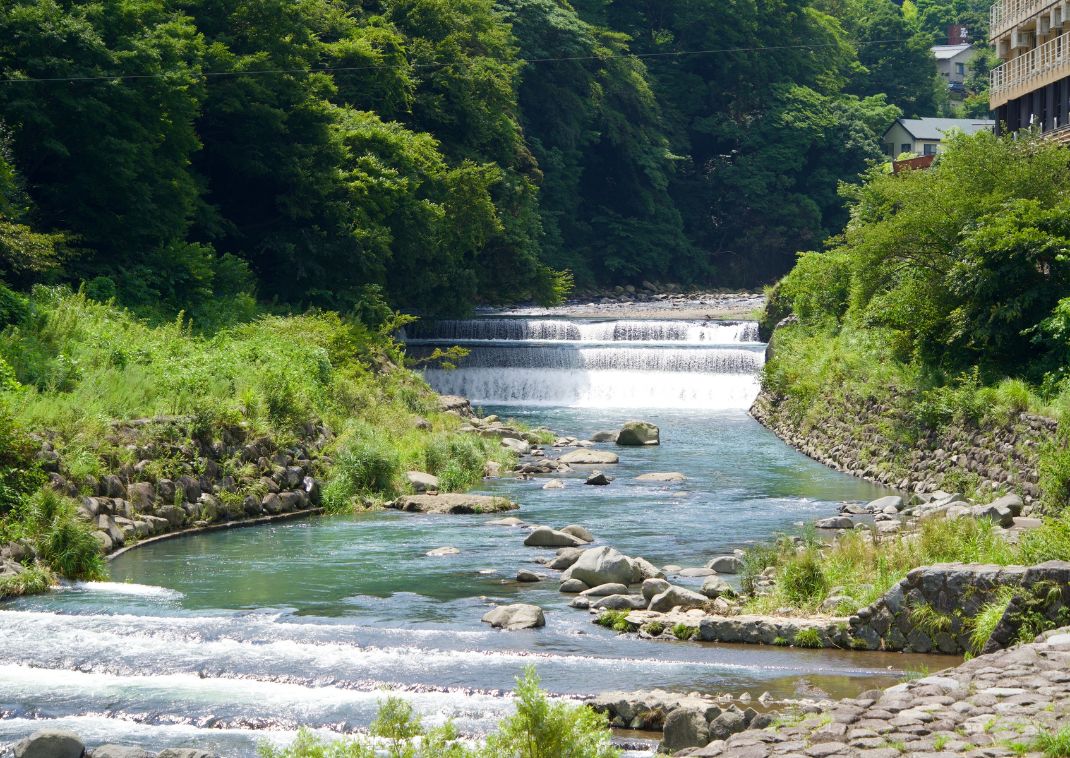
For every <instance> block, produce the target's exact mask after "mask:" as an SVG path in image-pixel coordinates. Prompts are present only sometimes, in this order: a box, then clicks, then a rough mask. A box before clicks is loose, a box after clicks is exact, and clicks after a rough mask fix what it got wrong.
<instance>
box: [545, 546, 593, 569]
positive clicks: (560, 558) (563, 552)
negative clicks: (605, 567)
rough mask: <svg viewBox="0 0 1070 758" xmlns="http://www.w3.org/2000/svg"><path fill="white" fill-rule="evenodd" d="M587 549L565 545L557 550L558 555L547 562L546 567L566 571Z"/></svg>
mask: <svg viewBox="0 0 1070 758" xmlns="http://www.w3.org/2000/svg"><path fill="white" fill-rule="evenodd" d="M585 549H586V548H582V547H563V548H561V549H560V550H558V551H557V555H555V556H554V557H553V558H551V559H550V560H548V561H547V562H546V568H550V569H554V570H556V571H564V570H565V569H567V568H569V567H571V566H572V564H574V563H575V562H576V561H578V560H579V559H580V556H581V555H583V552H584V550H585Z"/></svg>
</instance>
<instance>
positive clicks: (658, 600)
mask: <svg viewBox="0 0 1070 758" xmlns="http://www.w3.org/2000/svg"><path fill="white" fill-rule="evenodd" d="M707 602H709V600H708V598H707V597H706V596H705V595H703V594H701V593H698V592H695V591H694V590H689V589H687V588H686V587H677V586H675V585H670V586H669V589H667V590H665V591H664V592H662V593H660V594H658V595H655V596H654V597H652V598H651V599H650V606H649V609H650V610H652V611H656V612H658V613H666V612H667V611H671V610H672V609H673V608H677V607H679V608H683V609H685V610H686V609H688V608H701V607H702V606H704V605H706V603H707Z"/></svg>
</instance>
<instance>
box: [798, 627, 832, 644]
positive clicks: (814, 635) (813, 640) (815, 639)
mask: <svg viewBox="0 0 1070 758" xmlns="http://www.w3.org/2000/svg"><path fill="white" fill-rule="evenodd" d="M824 646H825V643H824V642H823V641H822V639H821V632H819V631H818V630H817V629H814V628H813V627H810V628H809V629H800V630H799V631H798V632H796V633H795V647H807V648H819V647H824Z"/></svg>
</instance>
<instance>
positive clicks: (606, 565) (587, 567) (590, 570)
mask: <svg viewBox="0 0 1070 758" xmlns="http://www.w3.org/2000/svg"><path fill="white" fill-rule="evenodd" d="M632 570H633V569H632V561H631V560H630V559H629V558H628V557H627V556H626V555H622V554H621V553H619V552H617V551H616V550H615V549H613V548H611V547H609V546H606V547H596V548H591V549H590V550H586V551H584V553H583V555H581V556H580V557H579V560H577V561H576V562H575V563H574V564H573V565H572V568H570V569H569V577H570V578H572V579H579V580H580V581H581V582H583V583H584V584H586V585H587V586H588V587H597V586H598V585H600V584H609V583H611V582H613V583H617V584H630V583H631V581H632Z"/></svg>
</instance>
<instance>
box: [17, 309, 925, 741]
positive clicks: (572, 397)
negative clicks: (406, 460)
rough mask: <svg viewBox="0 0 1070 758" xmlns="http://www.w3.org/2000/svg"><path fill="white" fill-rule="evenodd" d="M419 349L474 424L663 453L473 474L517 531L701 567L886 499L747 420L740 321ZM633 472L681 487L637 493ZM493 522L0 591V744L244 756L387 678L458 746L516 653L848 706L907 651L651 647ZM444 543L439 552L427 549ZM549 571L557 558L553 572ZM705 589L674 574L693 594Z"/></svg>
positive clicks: (323, 526)
mask: <svg viewBox="0 0 1070 758" xmlns="http://www.w3.org/2000/svg"><path fill="white" fill-rule="evenodd" d="M409 338H410V345H411V349H412V350H413V351H414V352H419V351H421V350H424V351H427V350H431V349H433V347H435V346H441V345H452V344H461V345H464V346H466V347H468V348H469V349H470V350H471V353H470V355H469V356H468V357H467V358H466V359H465V360H464V361H463V363H462V365H461V367H460V368H458V369H457V370H455V371H439V370H432V371H428V372H427V377H428V380H429V381H430V383H431V384H432V385H433V386H434V387H435V388H436V389H438V390H440V391H442V392H444V393H452V394H464V395H466V396H468V397H470V398H471V399H472V400H473V402H475V403H476V404H478V405H480V406H482V407H483V408H484V409H485V410H486V411H487V412H494V413H498V414H500V415H502V416H511V417H514V418H519V419H521V420H523V421H525V422H527V423H529V424H532V425H546V426H548V427H550V428H551V429H554V430H556V431H558V432H559V433H562V434H569V435H573V436H576V437H579V438H584V437H587V436H588V435H590V434H592V433H593V432H595V431H597V430H601V429H612V428H615V427H618V426H619V425H620V423H621V422H623V421H625V420H628V419H629V418H632V417H637V418H643V419H646V420H649V421H652V422H654V423H656V424H658V425H659V426H660V428H661V432H662V444H661V446H660V447H654V448H644V449H632V448H622V449H620V453H621V463H620V465H618V466H615V467H613V471H612V473H613V475H614V476H616V481H615V482H614V483H613V484H612V485H611V486H609V487H588V486H585V485H584V483H583V477H584V475H585V474H584V473H583V472H579V471H577V472H575V473H573V474H570V475H567V476H566V477H565V484H566V487H565V489H563V490H562V489H558V490H543V489H542V484H543V481H541V480H538V479H536V480H532V481H520V480H514V479H501V480H495V481H488V482H487V483H486V486H485V491H488V492H495V493H501V494H505V495H508V496H509V497H510V498H512V499H514V500H517V501H518V502H520V503H521V504H522V510H521V511H520V513H519V515H520V516H522V517H523V518H524V519H525V520H527V521H529V522H534V523H544V524H550V525H556V526H563V525H565V524H569V523H580V524H583V525H585V526H586V527H588V528H589V529H590V530H591V531H593V532H594V534H595V535H596V536H597V538H598V543H597V544H611V545H613V546H615V547H617V548H618V549H620V550H621V551H622V552H624V553H626V554H628V555H642V556H644V557H646V558H648V559H649V560H651V561H653V562H654V563H655V564H657V565H663V564H667V563H675V564H679V565H683V566H701V565H703V563H705V561H707V560H708V559H709V558H710V557H712V556H714V555H718V554H723V553H726V552H729V551H731V550H732V549H735V548H739V547H745V546H746V545H748V544H751V543H753V542H754V541H757V540H763V539H766V538H768V537H770V536H772V535H773V534H774V533H775V532H777V531H783V530H791V529H792V528H793V527H794V525H795V524H796V523H797V522H800V521H806V520H811V519H814V518H817V517H822V516H827V515H830V514H832V513H833V512H834V511H835V508H836V504H837V503H838V502H840V501H842V500H852V499H859V500H862V499H867V498H871V497H875V496H878V495H880V494H883V493H882V491H880V490H878V489H877V488H875V487H873V486H871V485H869V484H866V483H864V482H860V481H857V480H854V479H851V478H848V477H846V476H843V475H840V474H837V473H835V472H833V471H831V470H829V469H826V468H825V467H823V466H821V465H819V464H817V463H815V462H813V461H811V460H809V459H807V458H806V457H804V456H802V455H801V454H799V453H797V452H795V451H794V450H792V449H791V448H789V447H788V446H786V445H784V444H783V443H781V442H780V441H779V440H777V439H776V438H775V437H774V436H773V435H772V434H771V433H769V432H768V431H766V430H765V429H764V428H762V427H761V426H760V425H758V424H757V423H756V422H754V421H753V420H752V419H751V418H750V417H749V416H748V415H747V412H746V410H747V407H748V406H749V404H750V402H751V401H752V400H753V398H754V397H755V395H756V393H757V391H758V375H759V371H760V368H761V364H762V359H763V351H764V345H761V344H759V343H757V341H756V340H757V330H756V327H755V325H754V324H753V323H688V322H651V321H646V322H644V321H576V320H572V321H568V320H554V319H506V318H495V319H481V320H474V321H466V322H440V323H439V324H429V325H425V326H421V327H420V328H419V329H417V330H410V334H409ZM651 471H680V472H683V473H684V474H686V475H687V477H688V478H687V481H686V482H682V483H673V484H657V483H641V482H637V481H635V477H636V476H637V475H638V474H640V473H644V472H651ZM490 518H491V517H485V516H467V517H466V516H457V517H447V516H425V515H414V514H400V513H395V512H386V513H369V514H362V515H357V516H353V517H321V518H313V519H311V520H305V521H293V522H288V523H279V524H275V525H270V526H261V527H254V528H247V529H235V530H228V531H222V532H213V533H207V534H202V535H197V536H192V537H188V538H182V539H177V540H172V541H168V542H161V543H156V544H151V545H146V546H145V547H143V548H140V549H138V550H134V551H131V552H129V553H127V554H125V555H123V556H120V557H119V558H118V559H116V560H115V561H114V562H113V563H112V578H113V581H112V582H110V583H97V584H76V585H71V586H68V587H65V588H64V589H62V590H61V591H58V592H54V593H51V594H49V595H46V596H41V597H35V598H26V599H21V600H17V601H12V602H8V603H6V604H3V605H0V747H2V745H3V744H5V743H10V742H11V741H13V740H15V739H18V738H21V737H23V736H25V735H26V734H28V733H30V732H32V731H34V730H36V729H38V728H41V727H43V726H46V725H49V726H60V727H64V728H70V729H73V730H74V731H76V732H78V733H79V734H81V735H82V736H83V737H84V739H85V740H86V741H87V743H89V744H99V743H100V742H106V741H107V742H121V743H126V744H141V745H144V746H146V747H150V748H156V749H159V748H162V747H166V746H196V747H202V748H205V749H210V750H215V751H218V752H219V753H221V754H222V755H225V756H252V755H255V753H256V746H257V744H258V743H260V742H262V741H267V742H271V743H274V744H284V743H286V742H288V741H289V740H291V739H292V738H293V735H294V730H295V729H296V728H298V727H299V726H301V725H307V726H309V727H312V728H315V729H322V730H324V731H325V732H336V733H347V732H352V731H355V730H359V729H361V728H363V727H366V726H367V724H368V723H369V721H370V720H371V718H373V716H374V714H375V711H376V707H377V702H378V701H379V700H381V699H382V698H383V697H384V693H385V692H388V691H393V692H396V693H398V694H400V695H402V696H403V697H406V698H408V699H410V700H411V701H412V702H413V703H414V704H415V706H416V707H417V708H418V710H419V711H420V712H421V713H422V714H423V716H424V718H425V722H426V723H428V724H436V723H441V722H442V721H444V720H446V719H453V720H454V722H455V723H456V724H457V726H458V727H459V728H460V729H461V730H462V731H463V732H466V733H468V734H471V735H473V736H476V735H479V734H480V733H484V732H486V731H487V730H488V729H491V728H492V727H493V725H494V723H495V722H496V721H497V719H499V718H500V717H501V716H502V715H504V714H505V713H507V712H508V711H509V710H510V707H511V702H510V698H509V695H508V693H509V690H510V689H511V688H512V686H513V683H514V681H515V678H516V676H517V675H518V674H519V673H520V672H521V671H522V670H523V669H524V667H525V666H527V665H529V664H530V665H534V666H535V667H536V669H537V671H538V673H539V675H540V676H541V678H542V682H543V686H544V687H545V688H546V689H548V690H550V691H551V692H553V693H555V694H560V695H569V696H578V695H585V694H592V693H596V692H599V691H603V690H609V689H649V688H654V687H661V688H666V689H670V690H679V691H681V692H691V691H699V692H708V693H722V692H731V693H741V692H744V691H745V692H749V693H751V694H752V696H755V697H756V696H757V695H759V694H760V693H761V692H766V691H768V692H770V693H771V694H773V695H775V696H792V695H794V694H797V693H805V694H810V693H813V692H814V691H815V688H818V689H820V690H822V691H824V692H826V693H828V694H830V695H833V696H842V695H852V694H856V693H858V692H860V691H862V690H864V689H868V688H870V687H873V686H884V685H887V684H890V683H892V682H894V681H895V680H897V678H898V676H899V675H900V673H901V671H902V669H903V668H904V667H907V666H911V665H915V664H916V661H915V660H912V659H911V658H910V657H908V656H902V655H884V654H878V653H855V652H848V651H824V650H819V651H807V650H792V649H782V648H767V647H758V646H727V645H703V644H698V643H687V644H683V643H667V642H660V641H659V642H654V641H647V640H641V639H638V638H635V637H633V636H627V635H625V636H618V635H616V634H615V633H613V632H611V631H608V630H605V629H602V628H600V627H597V626H595V625H593V624H592V623H591V617H590V616H589V615H588V614H587V613H586V612H582V611H576V610H572V609H569V608H568V607H567V602H568V599H569V596H565V595H561V594H560V593H558V592H557V583H556V582H555V581H552V579H551V580H550V581H546V582H543V583H540V584H535V585H520V584H517V583H516V582H515V581H513V578H514V577H515V575H516V572H517V569H518V568H521V567H528V568H535V569H538V567H537V566H536V565H534V564H533V563H532V561H533V559H534V558H535V557H537V556H539V555H543V556H545V555H548V554H550V551H539V550H536V549H533V548H526V547H524V546H523V545H522V541H523V537H524V532H523V531H521V530H519V529H515V528H506V527H500V526H491V525H488V524H487V523H486V522H487V521H488V520H490ZM445 546H452V547H456V548H458V549H459V550H460V553H459V554H457V555H452V556H447V557H429V556H427V555H426V553H427V552H428V551H430V550H432V549H434V548H438V547H445ZM550 573H552V572H550ZM700 581H701V580H690V581H689V580H682V583H685V584H687V583H690V584H696V585H697V584H698V583H699V582H700ZM494 602H498V603H502V602H525V603H534V604H537V605H540V606H541V607H543V608H544V609H545V611H546V617H547V626H546V627H545V628H544V629H540V630H536V631H525V632H498V631H494V630H491V629H490V628H489V627H487V626H486V625H484V624H481V623H480V617H481V616H482V615H483V613H484V612H485V611H486V610H487V608H488V606H489V604H491V603H494Z"/></svg>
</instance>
